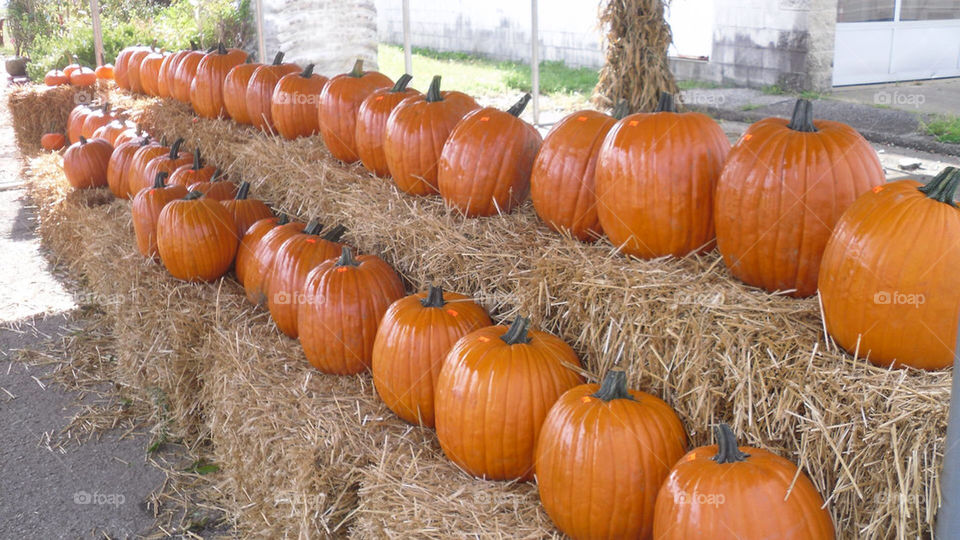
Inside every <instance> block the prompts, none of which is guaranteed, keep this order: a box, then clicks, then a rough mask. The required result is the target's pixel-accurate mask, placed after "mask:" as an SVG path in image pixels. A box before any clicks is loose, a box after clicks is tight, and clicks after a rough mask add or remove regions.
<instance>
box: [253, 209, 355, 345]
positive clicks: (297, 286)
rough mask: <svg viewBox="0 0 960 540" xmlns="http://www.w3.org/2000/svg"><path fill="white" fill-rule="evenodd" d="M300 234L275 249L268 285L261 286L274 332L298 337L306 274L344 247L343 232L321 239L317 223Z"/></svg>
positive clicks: (337, 228) (336, 230)
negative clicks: (299, 308) (275, 327)
mask: <svg viewBox="0 0 960 540" xmlns="http://www.w3.org/2000/svg"><path fill="white" fill-rule="evenodd" d="M311 225H312V226H311V227H308V228H306V229H304V230H303V232H302V233H300V234H294V235H292V236H291V237H290V238H288V239H287V240H286V241H284V242H283V244H282V245H281V246H280V248H279V249H277V254H276V256H275V257H274V259H273V266H272V268H271V269H270V272H269V276H268V281H267V282H266V283H265V285H264V286H263V289H264V290H265V291H266V293H267V307H268V308H269V309H270V316H271V317H273V321H274V322H275V323H277V328H279V329H280V331H281V332H283V333H284V334H286V335H288V336H290V337H292V338H296V337H297V306H298V305H299V304H300V299H301V297H302V296H303V284H304V283H305V282H306V280H307V274H308V273H309V272H310V270H312V269H313V268H314V267H316V266H317V265H318V264H320V263H322V262H323V261H326V260H328V259H335V258H336V257H339V256H340V250H341V249H342V248H343V244H341V243H340V237H341V236H343V233H344V231H345V229H344V228H343V227H342V226H337V227H335V228H333V229H331V230H330V231H329V232H327V233H325V234H323V235H322V236H321V235H320V229H321V228H322V226H320V224H319V223H316V222H313V223H312V224H311Z"/></svg>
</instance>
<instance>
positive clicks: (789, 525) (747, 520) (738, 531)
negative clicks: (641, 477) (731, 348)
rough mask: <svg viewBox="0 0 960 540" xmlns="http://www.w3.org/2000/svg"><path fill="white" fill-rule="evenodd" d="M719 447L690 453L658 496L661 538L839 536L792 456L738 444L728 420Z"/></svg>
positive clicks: (804, 539) (656, 533) (819, 539)
mask: <svg viewBox="0 0 960 540" xmlns="http://www.w3.org/2000/svg"><path fill="white" fill-rule="evenodd" d="M715 430H716V434H717V442H718V443H719V444H718V445H714V446H703V447H700V448H696V449H694V450H691V451H690V452H689V453H688V454H687V455H685V456H683V457H682V458H681V459H680V460H679V461H678V462H677V463H676V465H674V466H673V469H672V470H671V471H670V474H669V476H667V479H666V481H664V482H663V486H662V487H661V488H660V493H659V495H658V496H657V502H656V508H655V510H654V517H653V538H657V539H658V540H749V539H766V538H777V539H778V540H780V539H782V540H832V539H833V538H834V528H833V521H832V520H831V519H830V514H829V512H827V510H826V509H825V508H823V498H822V497H820V494H819V493H817V489H816V487H814V485H813V483H812V482H810V479H809V478H807V476H806V475H805V474H803V472H801V471H798V470H797V466H796V465H794V464H793V463H791V462H790V461H788V460H786V459H784V458H782V457H780V456H778V455H776V454H773V453H771V452H769V451H767V450H764V449H762V448H754V447H751V446H737V439H736V437H735V436H734V434H733V431H732V430H731V429H730V427H729V426H727V425H726V424H720V425H719V426H717V427H716V428H715Z"/></svg>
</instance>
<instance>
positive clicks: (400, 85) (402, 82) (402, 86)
mask: <svg viewBox="0 0 960 540" xmlns="http://www.w3.org/2000/svg"><path fill="white" fill-rule="evenodd" d="M411 79H413V75H411V74H409V73H404V74H403V75H401V76H400V78H399V79H397V82H396V83H395V84H394V85H393V88H391V89H390V91H391V92H403V91H405V90H406V89H407V85H408V84H410V80H411Z"/></svg>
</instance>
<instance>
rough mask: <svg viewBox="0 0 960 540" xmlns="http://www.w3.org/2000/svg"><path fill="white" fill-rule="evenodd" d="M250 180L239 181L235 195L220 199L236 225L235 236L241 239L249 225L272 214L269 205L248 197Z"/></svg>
mask: <svg viewBox="0 0 960 540" xmlns="http://www.w3.org/2000/svg"><path fill="white" fill-rule="evenodd" d="M249 195H250V182H241V183H240V187H239V188H238V189H237V195H236V196H235V197H234V198H232V199H229V200H225V201H220V204H222V205H223V206H224V207H225V208H226V209H227V211H228V212H230V215H231V216H233V221H234V224H235V225H236V233H237V238H238V239H242V238H243V237H244V235H245V234H246V232H247V229H249V228H250V226H251V225H253V224H254V223H256V222H257V221H260V220H261V219H264V218H268V217H270V216H272V215H273V212H272V211H271V210H270V207H269V206H267V204H266V203H264V202H263V201H261V200H260V199H250V198H248V197H249Z"/></svg>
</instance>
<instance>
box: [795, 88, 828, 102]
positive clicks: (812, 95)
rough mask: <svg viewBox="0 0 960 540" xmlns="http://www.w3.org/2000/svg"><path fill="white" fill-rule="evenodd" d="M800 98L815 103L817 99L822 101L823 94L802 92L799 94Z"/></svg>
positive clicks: (808, 91)
mask: <svg viewBox="0 0 960 540" xmlns="http://www.w3.org/2000/svg"><path fill="white" fill-rule="evenodd" d="M800 97H802V98H803V99H809V100H810V101H816V100H818V99H822V98H823V94H821V93H820V92H813V91H810V90H804V91H803V92H800Z"/></svg>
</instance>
